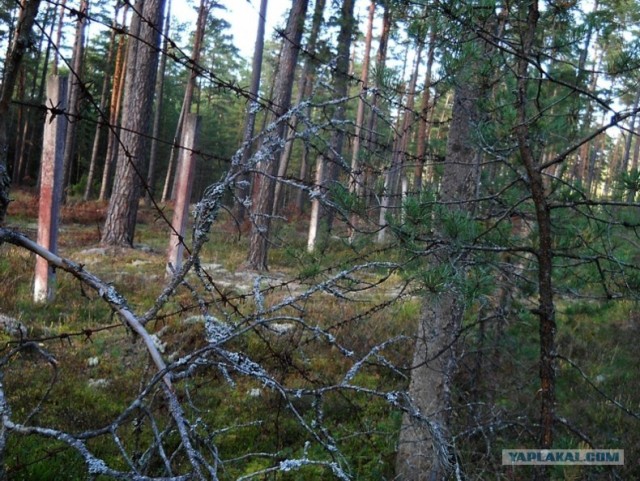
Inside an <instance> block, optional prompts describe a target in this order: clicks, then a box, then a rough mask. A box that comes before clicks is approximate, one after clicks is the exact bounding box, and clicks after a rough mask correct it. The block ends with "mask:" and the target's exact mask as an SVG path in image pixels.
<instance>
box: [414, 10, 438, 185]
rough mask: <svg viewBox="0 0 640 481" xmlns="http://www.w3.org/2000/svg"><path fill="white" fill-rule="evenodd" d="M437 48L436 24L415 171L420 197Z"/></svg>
mask: <svg viewBox="0 0 640 481" xmlns="http://www.w3.org/2000/svg"><path fill="white" fill-rule="evenodd" d="M435 46H436V24H435V22H433V23H432V25H431V33H430V34H429V49H428V51H427V72H426V74H425V76H424V91H423V92H422V105H421V106H420V120H419V122H418V140H417V144H418V146H417V149H416V157H417V159H416V167H415V171H414V176H413V178H414V190H415V192H416V195H419V193H420V191H421V190H422V176H423V174H424V165H425V162H426V158H425V156H426V153H427V139H428V138H429V134H430V131H431V123H430V122H429V114H430V111H431V108H432V107H431V75H432V70H433V60H434V57H435Z"/></svg>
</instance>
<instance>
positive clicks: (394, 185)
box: [378, 42, 423, 242]
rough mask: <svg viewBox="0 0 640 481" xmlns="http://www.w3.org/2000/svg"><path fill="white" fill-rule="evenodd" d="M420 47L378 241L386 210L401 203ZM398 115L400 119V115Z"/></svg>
mask: <svg viewBox="0 0 640 481" xmlns="http://www.w3.org/2000/svg"><path fill="white" fill-rule="evenodd" d="M422 47H423V43H422V42H420V44H419V45H418V51H417V53H416V58H415V65H414V69H413V73H412V74H411V80H410V81H409V89H408V92H407V104H406V106H405V109H404V115H403V116H402V126H401V127H400V129H398V133H397V139H396V142H395V148H394V149H393V154H392V160H391V166H390V168H389V171H388V172H387V179H386V181H385V192H384V194H383V197H382V203H381V205H380V218H379V225H380V227H381V229H380V230H379V231H378V242H383V241H384V238H385V233H386V229H385V225H386V223H387V221H386V217H387V215H388V210H389V209H396V208H398V207H399V206H400V204H401V196H400V186H401V185H400V179H401V178H402V170H403V168H404V161H405V156H406V150H407V146H408V145H409V133H410V129H411V125H412V119H413V116H414V112H413V104H414V101H415V93H416V84H417V83H418V71H419V68H420V57H421V55H422ZM398 117H399V119H400V116H398Z"/></svg>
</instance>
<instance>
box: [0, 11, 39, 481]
mask: <svg viewBox="0 0 640 481" xmlns="http://www.w3.org/2000/svg"><path fill="white" fill-rule="evenodd" d="M39 7H40V0H25V3H24V5H23V7H22V9H21V10H20V16H19V18H18V25H17V27H16V30H15V33H14V38H13V42H12V44H11V47H10V51H9V55H8V56H7V60H6V62H5V66H4V72H3V74H4V75H3V78H2V87H1V90H0V226H3V225H4V222H5V217H6V214H7V209H8V208H9V202H10V199H9V189H10V187H11V178H10V177H9V171H8V168H7V160H8V158H7V157H8V152H9V139H8V132H7V130H8V127H9V125H8V122H9V105H10V102H11V97H12V96H13V89H14V88H15V84H16V80H17V77H18V72H19V70H20V63H21V62H22V58H23V57H24V54H25V52H26V51H27V49H28V48H29V45H30V40H29V39H30V36H31V29H32V27H33V23H34V21H35V18H36V15H37V14H38V8H39ZM5 443H6V433H4V432H0V466H2V467H1V468H0V478H1V477H2V476H3V475H4V473H3V471H4V463H2V462H1V461H2V458H3V457H4V448H5Z"/></svg>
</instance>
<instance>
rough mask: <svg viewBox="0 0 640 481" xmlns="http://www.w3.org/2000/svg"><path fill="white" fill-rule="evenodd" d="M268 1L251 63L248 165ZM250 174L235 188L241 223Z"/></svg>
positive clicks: (246, 134)
mask: <svg viewBox="0 0 640 481" xmlns="http://www.w3.org/2000/svg"><path fill="white" fill-rule="evenodd" d="M267 3H268V0H261V1H260V15H259V17H258V31H257V33H256V42H255V46H254V48H253V61H252V64H251V85H250V86H249V103H248V104H247V113H246V117H245V120H244V131H243V132H244V133H243V136H242V142H243V143H244V145H245V147H244V151H243V152H242V160H241V161H240V162H241V165H243V166H244V165H247V162H248V161H249V157H250V156H251V139H252V138H253V131H254V127H255V123H256V114H257V108H256V107H257V106H258V94H259V91H260V78H261V77H262V57H263V54H264V31H265V24H266V21H267ZM249 184H250V183H249V176H248V174H246V173H245V174H242V175H241V176H239V179H238V182H237V183H236V188H235V197H236V207H235V215H236V219H237V220H238V222H239V223H243V222H244V218H245V215H246V212H247V208H246V207H245V201H246V200H247V198H248V197H249V192H250V191H251V189H250V185H249Z"/></svg>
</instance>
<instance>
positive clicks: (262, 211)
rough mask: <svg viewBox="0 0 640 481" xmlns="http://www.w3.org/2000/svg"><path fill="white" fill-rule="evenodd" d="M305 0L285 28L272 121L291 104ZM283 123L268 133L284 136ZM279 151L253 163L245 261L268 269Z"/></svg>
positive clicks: (297, 0)
mask: <svg viewBox="0 0 640 481" xmlns="http://www.w3.org/2000/svg"><path fill="white" fill-rule="evenodd" d="M308 3H309V2H308V0H295V1H293V2H292V6H291V11H290V12H289V18H288V20H287V26H286V28H285V32H284V38H285V39H286V40H285V43H284V45H283V47H282V55H281V56H280V62H279V68H278V73H277V75H276V79H275V82H274V85H275V91H274V95H273V102H272V104H273V107H272V109H273V110H272V114H271V115H270V116H269V117H270V119H271V120H272V121H275V120H276V119H278V118H280V117H281V116H282V115H284V114H285V113H286V112H287V111H288V110H289V106H290V104H291V93H292V90H293V81H294V73H295V68H296V63H297V60H298V53H299V50H300V42H301V40H302V32H303V30H304V21H305V15H306V13H307V6H308ZM285 128H286V125H285V124H284V123H283V122H280V123H279V124H278V126H277V128H276V129H275V130H274V131H273V132H272V133H271V134H270V136H271V137H273V138H274V139H282V138H283V137H284V133H285ZM277 159H279V151H275V152H271V153H270V155H269V158H268V159H266V160H264V161H261V162H259V163H258V165H256V175H255V177H254V188H253V195H252V202H251V204H252V205H251V232H250V235H249V251H248V254H247V264H248V266H249V267H251V268H252V269H255V270H258V271H265V270H267V256H268V250H269V234H270V228H271V211H272V208H273V197H274V192H275V181H274V179H273V177H274V176H275V174H276V173H277V171H278V162H277Z"/></svg>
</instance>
